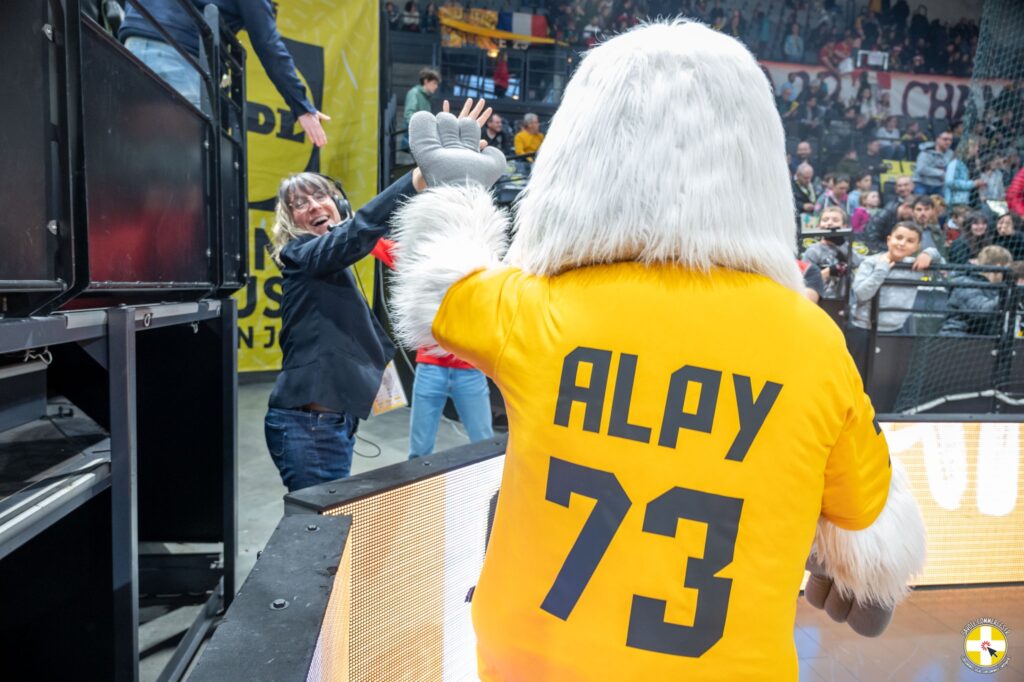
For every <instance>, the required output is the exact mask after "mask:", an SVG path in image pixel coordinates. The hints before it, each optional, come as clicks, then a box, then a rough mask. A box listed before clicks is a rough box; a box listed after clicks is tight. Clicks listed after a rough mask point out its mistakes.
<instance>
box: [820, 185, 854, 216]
mask: <svg viewBox="0 0 1024 682" xmlns="http://www.w3.org/2000/svg"><path fill="white" fill-rule="evenodd" d="M825 177H826V179H827V178H828V176H827V175H826V176H825ZM849 191H850V178H849V176H846V175H837V176H835V178H834V179H833V181H832V184H831V186H829V185H828V183H827V182H826V184H825V185H824V187H823V190H822V193H821V198H819V199H818V202H817V203H816V204H815V205H814V212H815V213H816V214H818V215H819V216H820V215H821V213H822V211H824V210H825V209H826V208H829V207H831V206H836V207H838V208H840V209H842V208H844V207H845V206H846V200H847V199H849V197H848V196H847V192H849Z"/></svg>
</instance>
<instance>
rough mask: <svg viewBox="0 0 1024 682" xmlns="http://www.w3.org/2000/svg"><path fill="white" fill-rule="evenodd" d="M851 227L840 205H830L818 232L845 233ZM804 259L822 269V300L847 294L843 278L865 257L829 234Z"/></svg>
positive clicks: (810, 249)
mask: <svg viewBox="0 0 1024 682" xmlns="http://www.w3.org/2000/svg"><path fill="white" fill-rule="evenodd" d="M848 227H849V226H848V224H847V222H846V212H845V211H844V210H843V209H841V208H839V207H838V206H829V207H828V208H826V209H824V210H823V211H822V212H821V219H820V220H819V221H818V229H819V230H845V229H848ZM803 260H804V261H806V262H808V263H810V264H812V265H814V266H816V267H817V268H818V269H819V270H821V279H822V281H823V282H824V283H825V292H824V296H823V298H838V297H840V296H842V295H843V294H844V289H843V286H842V284H843V280H844V278H845V277H846V276H847V275H848V274H849V273H850V271H851V270H855V269H856V268H857V266H858V265H860V264H861V261H863V260H864V257H863V256H861V255H860V254H859V253H857V252H856V251H853V250H852V249H851V248H850V244H849V243H848V242H847V241H846V237H844V236H841V235H827V236H825V237H822V239H821V241H819V242H817V243H815V244H812V245H811V246H809V247H808V248H807V251H805V252H804V257H803Z"/></svg>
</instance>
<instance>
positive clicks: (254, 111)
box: [245, 101, 277, 135]
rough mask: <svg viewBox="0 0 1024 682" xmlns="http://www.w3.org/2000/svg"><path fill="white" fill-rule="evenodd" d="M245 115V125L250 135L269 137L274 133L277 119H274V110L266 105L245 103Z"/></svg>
mask: <svg viewBox="0 0 1024 682" xmlns="http://www.w3.org/2000/svg"><path fill="white" fill-rule="evenodd" d="M245 114H246V116H245V123H246V125H247V126H248V130H249V132H250V133H256V134H258V135H269V134H270V133H272V132H274V126H275V125H276V124H277V119H276V118H275V117H274V110H273V109H271V108H270V107H268V106H267V105H266V104H260V103H259V102H248V101H247V102H246V103H245Z"/></svg>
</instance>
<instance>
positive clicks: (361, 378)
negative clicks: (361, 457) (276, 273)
mask: <svg viewBox="0 0 1024 682" xmlns="http://www.w3.org/2000/svg"><path fill="white" fill-rule="evenodd" d="M415 193H416V190H415V189H413V186H412V174H411V173H409V174H406V175H405V177H403V178H401V179H400V180H398V181H397V182H395V183H394V184H393V185H391V186H390V187H388V188H387V189H385V190H384V191H383V192H381V193H380V194H378V195H377V196H376V197H374V198H373V200H372V201H370V203H368V204H366V206H364V207H363V208H362V209H360V210H359V211H358V212H357V213H356V215H355V217H354V218H352V219H351V220H349V221H348V222H345V223H342V224H341V225H336V226H334V227H332V228H331V229H330V231H329V232H327V233H326V234H324V235H321V236H319V237H317V236H315V235H312V234H310V235H303V236H301V237H297V238H295V239H293V240H292V241H290V242H289V243H288V244H287V245H285V247H284V249H283V250H282V251H281V262H282V264H283V267H282V268H281V274H282V275H283V276H284V282H283V284H282V289H283V293H284V296H283V299H282V301H281V312H282V324H281V350H282V351H283V352H284V361H283V363H282V370H281V373H280V374H279V375H278V377H277V382H276V383H275V384H274V390H273V391H272V392H271V394H270V407H278V408H284V409H294V408H297V407H301V406H302V405H306V404H308V403H319V404H320V405H323V406H324V407H327V408H330V409H331V410H335V411H337V412H347V413H349V414H351V415H353V416H355V417H359V418H360V419H366V418H367V417H368V416H369V415H370V408H371V407H372V405H373V399H374V397H375V396H376V395H377V389H378V388H379V387H380V382H381V377H382V376H383V374H384V367H385V366H387V364H388V362H389V361H390V360H391V358H392V357H394V355H395V347H394V345H393V344H392V343H391V341H390V340H389V339H388V337H387V334H385V332H384V330H383V329H381V326H380V324H378V322H377V320H376V318H374V316H373V314H372V313H371V312H370V309H369V307H368V306H367V304H366V300H365V299H364V298H363V295H362V294H361V293H360V291H359V288H358V287H357V286H356V280H355V277H353V275H352V272H351V271H349V270H348V266H350V265H352V264H353V263H355V262H356V261H358V260H360V259H361V258H363V257H365V256H366V255H367V254H369V253H370V251H372V250H373V247H374V245H376V243H377V240H378V239H380V237H381V236H383V235H384V234H385V233H386V232H387V231H388V229H389V225H388V221H389V220H390V218H391V214H392V213H393V212H394V210H395V208H396V207H397V206H398V203H399V202H400V201H401V200H402V199H403V198H405V197H410V196H413V195H414V194H415ZM367 286H369V283H367Z"/></svg>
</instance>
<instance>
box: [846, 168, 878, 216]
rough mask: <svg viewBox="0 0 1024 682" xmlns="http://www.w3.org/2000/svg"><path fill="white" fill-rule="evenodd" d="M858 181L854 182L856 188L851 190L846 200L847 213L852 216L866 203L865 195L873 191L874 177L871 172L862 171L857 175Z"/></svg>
mask: <svg viewBox="0 0 1024 682" xmlns="http://www.w3.org/2000/svg"><path fill="white" fill-rule="evenodd" d="M855 179H856V182H855V183H854V187H855V189H854V190H853V191H852V192H850V196H849V197H848V198H847V200H846V214H847V215H849V216H851V220H852V216H853V214H854V213H856V212H857V209H858V208H860V207H861V205H862V204H863V203H864V195H865V194H867V193H868V192H869V191H871V184H872V182H873V181H872V178H871V173H861V174H860V175H858V176H855Z"/></svg>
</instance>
